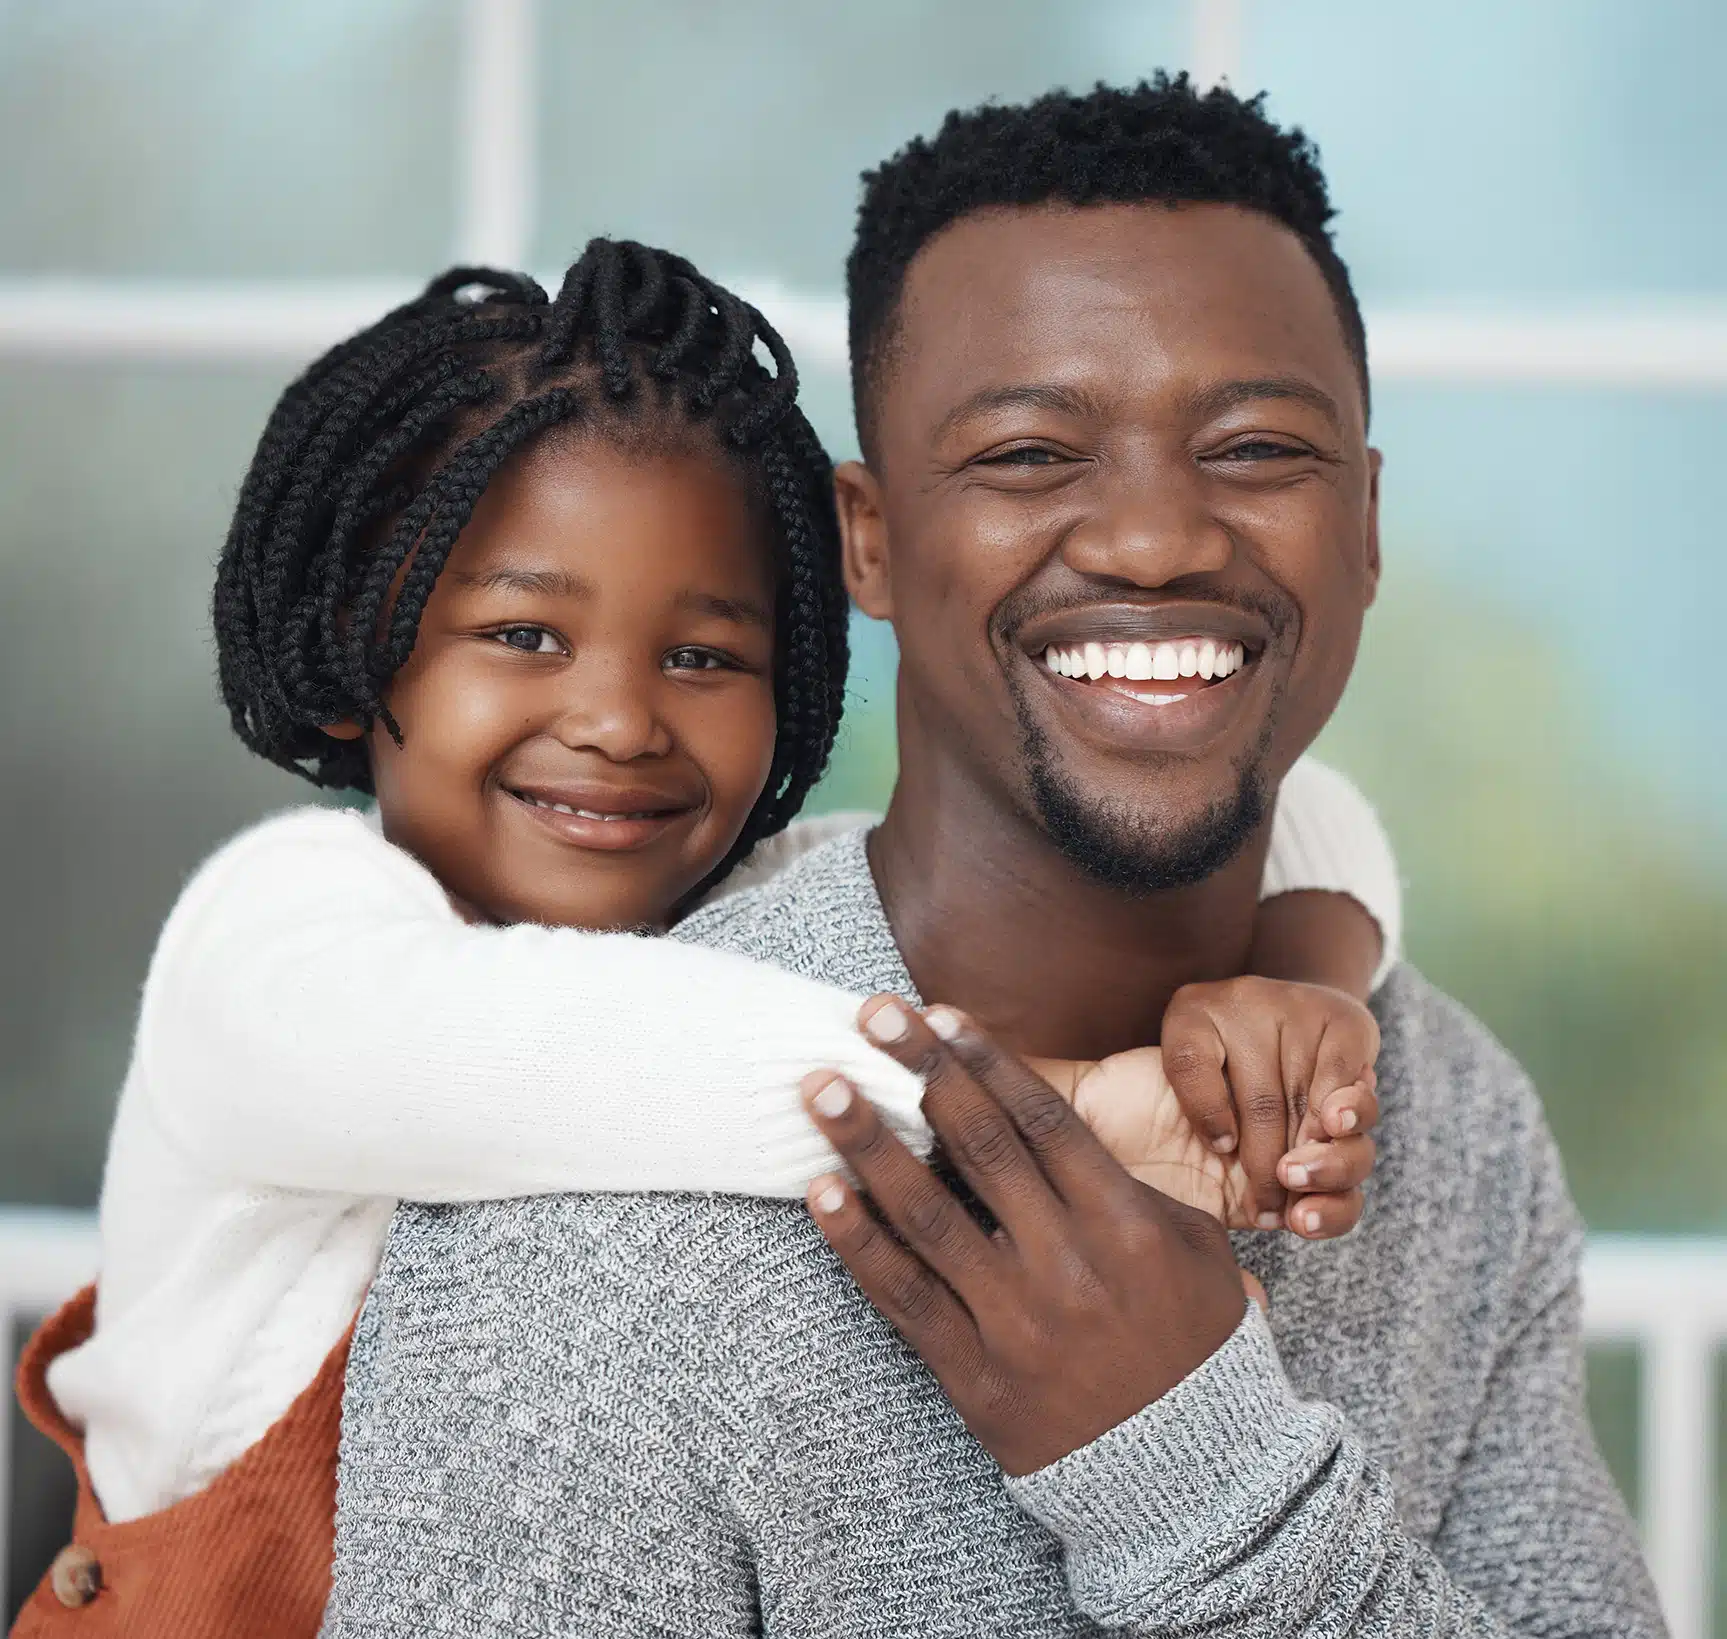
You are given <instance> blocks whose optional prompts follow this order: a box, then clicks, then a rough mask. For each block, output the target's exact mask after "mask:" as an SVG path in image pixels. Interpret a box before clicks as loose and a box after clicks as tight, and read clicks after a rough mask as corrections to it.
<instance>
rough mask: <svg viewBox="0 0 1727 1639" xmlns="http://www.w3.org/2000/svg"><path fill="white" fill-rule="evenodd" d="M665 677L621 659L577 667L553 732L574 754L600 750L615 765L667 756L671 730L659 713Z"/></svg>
mask: <svg viewBox="0 0 1727 1639" xmlns="http://www.w3.org/2000/svg"><path fill="white" fill-rule="evenodd" d="M661 682H662V677H661V674H660V672H659V670H658V668H657V667H656V668H653V669H652V670H651V671H647V672H644V670H643V668H642V667H640V666H639V665H631V664H629V663H627V662H626V661H625V660H623V659H622V658H617V657H613V658H606V657H600V656H595V657H594V658H593V659H592V660H590V661H589V662H588V664H586V665H579V666H572V667H571V668H570V670H569V672H568V673H567V674H566V676H565V678H564V679H563V684H564V687H563V698H562V699H561V701H560V702H559V709H558V715H557V718H556V720H555V721H554V722H553V723H552V725H551V731H552V733H553V735H554V736H555V737H556V738H557V740H558V741H559V743H560V744H562V745H565V746H568V747H569V749H570V750H571V751H597V752H599V753H600V755H601V756H602V757H605V758H607V759H608V760H609V761H611V762H614V763H627V762H634V761H635V760H636V759H637V758H639V757H664V756H665V755H667V753H669V752H670V751H671V749H672V735H671V730H670V729H669V728H668V727H667V725H666V722H665V719H664V718H663V717H662V716H661V714H660V711H659V697H660V684H661Z"/></svg>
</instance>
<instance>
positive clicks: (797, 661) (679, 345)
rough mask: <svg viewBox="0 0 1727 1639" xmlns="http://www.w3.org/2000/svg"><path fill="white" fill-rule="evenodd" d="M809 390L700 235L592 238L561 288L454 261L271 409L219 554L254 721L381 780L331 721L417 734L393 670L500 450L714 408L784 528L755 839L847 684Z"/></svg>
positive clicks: (231, 687) (243, 718) (295, 754)
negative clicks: (561, 431) (714, 271)
mask: <svg viewBox="0 0 1727 1639" xmlns="http://www.w3.org/2000/svg"><path fill="white" fill-rule="evenodd" d="M758 344H759V345H760V346H761V347H762V348H763V349H764V350H765V352H766V354H767V356H768V361H769V363H771V365H772V369H771V371H770V370H769V369H768V368H767V366H766V365H764V364H763V362H762V361H761V360H760V359H758V357H757V355H756V348H757V345H758ZM796 400H797V370H796V367H795V366H794V364H793V362H792V358H791V354H790V353H789V352H788V351H787V348H786V345H785V343H784V342H783V341H782V340H781V339H780V336H779V335H778V333H777V332H776V331H775V330H774V329H773V327H772V326H771V325H769V324H768V322H767V321H766V320H765V319H764V318H763V317H762V315H761V314H760V313H758V312H757V311H756V310H755V308H753V307H751V306H750V305H749V304H748V303H747V302H745V301H742V300H740V299H739V298H738V297H737V296H735V295H733V294H732V292H730V291H729V290H726V289H724V288H723V287H722V286H720V285H718V284H715V283H714V282H713V281H712V280H711V279H708V278H706V277H705V276H704V275H702V274H701V273H699V272H698V271H697V270H696V269H695V268H694V267H693V266H692V265H691V264H690V263H689V262H687V261H686V260H684V258H683V257H681V256H674V255H672V254H671V253H670V252H667V251H663V250H655V249H653V248H651V247H649V246H647V245H640V244H636V243H634V242H631V241H627V240H626V241H616V240H609V239H594V240H592V241H591V242H590V243H589V245H588V246H587V249H586V250H585V251H584V252H583V253H582V257H581V260H580V261H578V262H577V263H576V264H575V266H574V267H572V268H571V269H570V270H569V272H568V274H567V275H566V276H565V278H564V281H563V286H562V288H561V289H560V290H559V291H558V294H557V296H556V297H555V298H552V297H548V295H547V293H546V291H544V290H543V289H542V288H541V287H540V286H539V285H538V284H537V283H536V282H535V281H534V280H533V279H531V278H529V277H528V276H527V275H525V274H520V273H502V272H498V271H496V270H494V269H491V268H479V267H458V268H452V269H450V271H449V272H447V273H444V274H442V275H441V276H440V277H438V278H436V279H434V280H433V281H432V282H431V284H429V285H428V286H427V287H426V289H425V291H424V292H423V293H422V294H421V295H420V296H418V297H416V298H415V299H414V300H413V301H411V302H408V303H407V304H406V305H404V306H402V307H399V308H397V309H395V311H394V312H391V313H389V314H386V315H385V317H384V318H382V319H381V320H379V322H378V323H376V324H374V325H372V326H371V327H370V328H369V329H367V330H363V331H361V332H360V333H359V334H358V335H357V336H354V337H352V338H351V339H350V340H348V341H345V342H342V343H341V344H340V345H338V346H336V347H334V348H332V349H331V350H330V351H329V352H328V353H326V354H325V355H324V356H323V357H322V358H320V359H319V360H318V361H317V362H316V363H315V364H313V365H312V366H311V367H310V368H309V369H308V370H307V371H306V372H305V373H304V374H303V375H302V376H301V377H300V378H299V379H298V380H297V381H295V382H294V383H293V384H292V385H291V386H290V387H289V388H288V389H287V391H286V392H284V393H283V395H282V397H281V399H280V401H279V402H278V403H277V405H276V408H275V410H274V411H273V413H272V414H271V416H270V419H269V422H268V424H267V425H266V426H265V429H264V434H263V437H262V439H261V440H260V441H259V444H258V450H257V454H256V455H255V456H254V457H253V460H252V465H251V468H250V470H249V471H248V472H247V474H246V478H245V482H244V483H243V484H242V486H241V489H240V496H239V501H238V504H237V506H236V508H235V513H234V522H233V526H232V527H231V529H230V530H229V532H228V538H227V542H226V544H225V545H224V547H223V549H222V557H221V562H220V565H219V567H218V569H217V573H216V590H215V599H214V618H215V628H216V647H217V656H218V671H219V676H220V681H221V691H222V699H223V702H224V703H225V704H226V706H227V708H228V712H229V716H230V718H231V719H232V721H233V725H234V731H235V733H236V734H238V735H239V737H240V738H241V740H243V741H244V742H245V744H246V745H247V746H249V747H250V748H251V749H252V750H253V751H255V752H257V753H258V754H259V755H260V756H262V757H266V758H268V759H269V760H270V761H271V762H273V763H276V764H278V765H280V766H281V767H283V768H286V769H290V770H292V771H293V772H294V773H297V774H300V775H302V776H304V777H305V778H306V779H308V780H310V781H311V782H312V783H313V784H314V785H319V786H329V787H347V788H350V789H353V790H358V791H363V792H367V793H370V792H371V790H372V777H371V768H370V763H369V759H368V757H367V754H366V749H365V744H364V741H363V740H343V739H337V738H335V737H333V736H331V735H329V734H326V733H324V732H323V727H324V726H325V725H328V724H335V723H342V722H352V723H358V724H359V725H360V726H361V727H363V728H367V729H370V728H371V727H372V726H373V725H375V724H382V725H383V727H384V728H385V729H386V730H387V731H388V732H389V733H390V734H391V735H392V736H393V737H394V738H395V739H396V741H397V743H398V744H399V743H400V742H401V731H400V729H399V728H398V727H397V725H396V721H395V719H394V718H393V717H392V716H391V715H390V711H389V708H388V706H387V705H386V704H385V701H384V695H385V692H386V690H387V687H388V684H389V681H390V679H391V678H392V677H393V676H394V675H395V674H396V672H397V671H398V670H400V668H401V667H402V666H403V665H404V664H405V663H406V661H407V659H408V656H409V655H410V654H411V653H412V651H413V648H414V642H415V638H416V635H417V633H418V631H419V624H420V617H421V615H422V614H423V613H424V611H425V608H426V602H427V599H428V598H429V597H430V595H431V592H432V588H433V585H434V584H435V582H436V581H437V578H438V575H439V573H440V571H441V570H442V569H443V567H444V565H445V563H446V562H447V561H448V560H449V556H450V553H451V551H452V550H453V549H454V547H455V544H456V539H457V537H458V536H459V535H460V533H461V531H462V529H463V527H464V526H465V525H466V524H467V522H468V520H469V519H470V517H471V516H472V514H473V510H474V506H475V503H476V502H477V501H478V500H479V498H480V496H481V494H482V493H483V492H484V491H485V488H486V486H487V484H489V483H490V482H491V480H492V478H493V477H494V476H495V475H496V474H497V472H498V471H499V469H500V468H501V467H502V466H503V465H504V463H505V462H506V461H507V460H508V459H509V458H510V457H511V456H512V455H514V454H515V453H516V452H518V451H520V450H522V449H524V448H526V447H527V446H528V445H529V444H530V443H531V442H532V441H533V440H534V439H536V438H538V437H539V436H540V435H542V434H544V433H545V432H547V431H548V430H549V429H551V428H554V427H558V426H561V425H569V424H575V425H579V426H583V427H587V428H591V429H592V430H594V431H595V432H596V433H597V434H598V435H599V436H602V437H606V438H609V439H611V440H613V441H614V442H618V443H622V444H624V445H625V446H626V447H632V448H642V447H644V444H646V445H647V446H649V447H651V445H652V441H653V440H654V439H656V438H658V439H661V440H662V441H664V440H669V439H673V438H676V437H678V436H680V435H681V436H685V437H687V436H689V434H690V433H691V432H695V433H697V434H698V435H700V436H705V437H706V438H707V439H708V441H709V442H710V443H711V445H712V447H713V448H714V450H715V451H716V453H718V454H719V455H720V456H722V458H724V459H726V460H728V461H730V462H732V463H733V464H735V465H736V466H737V467H738V468H739V470H740V472H741V474H742V475H743V476H744V478H745V480H746V482H747V483H748V484H749V486H750V488H751V491H752V493H753V494H755V495H756V497H757V499H758V501H759V502H760V503H761V505H760V510H761V511H762V512H763V514H764V515H765V516H766V517H767V519H768V520H769V521H770V524H771V528H772V531H773V535H774V549H775V556H776V570H777V581H778V595H777V610H776V617H775V644H774V649H775V662H774V704H775V708H776V712H777V720H778V730H777V735H776V739H775V745H774V756H773V764H772V772H771V773H770V775H769V778H768V783H767V785H766V787H765V788H764V790H763V792H762V794H761V797H760V798H759V800H758V801H757V803H756V806H755V808H754V810H753V811H752V812H751V814H750V816H749V819H748V821H747V822H746V824H745V827H744V830H743V833H742V835H741V836H740V837H739V839H738V842H737V844H736V845H735V846H734V848H733V850H732V852H731V854H730V855H729V856H728V860H727V863H728V864H729V863H731V862H733V861H735V860H737V859H740V858H742V857H743V855H744V854H745V853H746V852H748V850H749V848H750V847H752V846H753V845H754V844H755V843H756V842H758V841H760V840H761V839H762V838H763V837H766V836H771V835H772V834H773V833H774V832H776V831H779V830H781V829H783V828H784V826H785V825H786V824H787V823H788V822H789V821H790V820H791V819H792V818H793V817H794V816H795V815H796V813H797V811H798V809H799V807H800V806H801V805H802V803H803V800H804V798H805V797H806V796H807V795H808V793H809V791H810V788H811V787H812V786H813V785H814V784H815V783H816V781H817V780H818V779H820V778H821V775H822V772H823V770H824V769H825V768H826V766H827V760H828V754H829V752H830V751H831V749H832V747H833V742H834V734H835V731H836V729H837V727H838V725H839V718H840V710H841V705H842V700H843V696H844V691H845V676H846V658H847V637H846V622H847V612H848V611H847V603H846V594H845V589H844V585H843V582H842V580H841V577H840V567H839V531H838V524H837V521H836V518H835V515H834V506H833V494H832V482H831V481H832V466H831V464H830V462H829V459H828V456H827V452H826V451H825V450H824V449H823V448H822V446H821V443H820V441H819V440H818V439H817V437H816V435H815V433H814V431H813V430H812V429H811V427H810V424H809V422H808V420H806V419H805V417H804V415H803V412H802V411H801V410H800V409H799V408H798V406H797V401H796Z"/></svg>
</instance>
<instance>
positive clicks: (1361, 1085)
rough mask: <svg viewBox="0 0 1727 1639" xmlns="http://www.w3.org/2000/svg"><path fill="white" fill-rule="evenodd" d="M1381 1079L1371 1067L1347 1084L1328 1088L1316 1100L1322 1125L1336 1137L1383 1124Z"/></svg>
mask: <svg viewBox="0 0 1727 1639" xmlns="http://www.w3.org/2000/svg"><path fill="white" fill-rule="evenodd" d="M1378 1082H1379V1078H1378V1077H1377V1076H1375V1075H1374V1073H1373V1071H1372V1070H1371V1069H1370V1070H1367V1071H1365V1072H1364V1073H1362V1074H1361V1075H1360V1076H1359V1077H1358V1078H1357V1079H1356V1080H1354V1081H1352V1082H1350V1083H1349V1085H1348V1086H1345V1087H1336V1088H1327V1089H1325V1090H1324V1091H1322V1092H1321V1093H1320V1095H1319V1097H1318V1098H1317V1099H1316V1100H1315V1104H1314V1108H1315V1109H1316V1110H1317V1111H1318V1113H1319V1119H1320V1125H1321V1126H1322V1127H1323V1128H1324V1130H1325V1131H1326V1133H1327V1134H1328V1135H1329V1136H1331V1137H1332V1138H1345V1137H1347V1136H1348V1135H1349V1134H1351V1133H1365V1132H1372V1131H1373V1129H1374V1128H1375V1127H1377V1126H1378V1125H1379V1094H1378V1092H1377V1090H1376V1089H1377V1087H1378Z"/></svg>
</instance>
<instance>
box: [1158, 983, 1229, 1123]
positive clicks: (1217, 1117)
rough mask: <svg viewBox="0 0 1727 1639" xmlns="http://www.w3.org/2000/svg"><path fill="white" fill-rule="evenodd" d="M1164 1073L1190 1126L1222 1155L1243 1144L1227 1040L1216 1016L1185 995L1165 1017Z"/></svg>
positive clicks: (1180, 997)
mask: <svg viewBox="0 0 1727 1639" xmlns="http://www.w3.org/2000/svg"><path fill="white" fill-rule="evenodd" d="M1162 1047H1163V1073H1164V1074H1165V1075H1166V1076H1168V1077H1169V1084H1170V1086H1171V1087H1173V1088H1174V1089H1175V1096H1176V1099H1177V1101H1178V1102H1179V1103H1180V1105H1181V1110H1182V1114H1183V1115H1185V1116H1186V1117H1187V1120H1188V1124H1189V1125H1190V1126H1191V1127H1192V1128H1193V1130H1194V1131H1195V1132H1197V1133H1198V1134H1199V1135H1200V1137H1201V1138H1203V1139H1204V1140H1205V1142H1206V1144H1207V1146H1208V1147H1209V1148H1211V1149H1213V1150H1215V1151H1216V1152H1217V1153H1218V1154H1219V1155H1228V1154H1230V1153H1231V1152H1232V1151H1234V1150H1235V1149H1236V1148H1237V1147H1238V1146H1239V1145H1240V1143H1241V1134H1240V1132H1239V1131H1238V1129H1237V1125H1236V1120H1235V1100H1234V1099H1233V1098H1232V1097H1231V1096H1230V1091H1229V1081H1228V1078H1227V1077H1226V1076H1225V1075H1224V1073H1223V1061H1224V1047H1223V1038H1222V1037H1221V1036H1220V1035H1219V1034H1218V1033H1217V1026H1216V1024H1215V1023H1214V1022H1213V1021H1212V1017H1211V1015H1210V1014H1209V1013H1208V1012H1207V1011H1206V1010H1205V1009H1204V1007H1202V1006H1200V1005H1198V1004H1197V1003H1195V1002H1192V1001H1187V1000H1184V998H1183V994H1182V993H1181V992H1179V991H1178V992H1177V993H1176V997H1175V1000H1174V1001H1172V1002H1171V1003H1170V1004H1169V1011H1168V1012H1167V1013H1165V1014H1164V1016H1163V1038H1162Z"/></svg>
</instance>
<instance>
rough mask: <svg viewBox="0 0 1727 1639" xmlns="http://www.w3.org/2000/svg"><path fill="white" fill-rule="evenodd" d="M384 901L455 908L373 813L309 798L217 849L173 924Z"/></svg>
mask: <svg viewBox="0 0 1727 1639" xmlns="http://www.w3.org/2000/svg"><path fill="white" fill-rule="evenodd" d="M379 901H382V902H391V903H396V904H414V905H420V906H423V907H424V908H426V909H428V910H431V911H433V912H434V913H437V914H440V915H441V916H451V915H453V914H454V913H453V912H452V911H451V910H450V906H449V900H448V898H447V896H446V895H445V894H444V891H443V889H442V888H441V887H439V885H438V882H437V879H436V878H435V877H433V876H432V874H431V873H430V872H429V871H427V870H426V868H425V867H424V866H423V865H421V864H420V863H419V861H418V860H416V859H414V858H413V857H412V856H411V855H409V854H406V853H404V852H403V851H402V850H401V849H400V848H397V847H395V846H394V845H393V844H391V843H389V842H387V841H386V840H385V839H384V833H383V830H382V828H381V827H380V825H379V824H378V821H377V816H376V815H375V814H374V813H372V812H369V811H368V812H362V811H360V810H357V809H352V808H323V807H318V806H316V805H313V804H310V803H307V804H303V805H301V806H299V807H296V808H288V809H284V810H283V811H282V812H280V813H276V814H271V815H270V816H269V817H268V818H266V819H262V820H259V821H258V822H257V823H256V824H255V825H250V826H248V827H247V828H246V829H245V830H243V831H240V832H238V833H237V834H236V835H234V836H232V837H230V838H228V840H227V841H226V842H223V843H222V844H221V845H220V846H219V847H217V848H216V850H215V851H214V852H213V853H211V854H210V855H209V856H208V857H207V858H206V859H205V860H204V862H203V863H202V864H201V865H200V866H199V867H198V868H197V870H196V871H195V872H194V873H193V874H192V876H191V878H190V879H189V880H188V882H187V883H186V886H185V888H184V889H183V890H182V891H181V894H180V897H179V899H178V900H177V901H176V903H175V906H174V909H173V911H172V913H171V914H170V916H169V918H168V928H169V929H171V928H173V927H174V926H175V925H176V924H180V923H185V922H187V921H189V920H195V919H201V918H203V917H205V916H207V915H209V914H211V913H213V912H214V913H218V914H221V913H224V912H230V911H232V912H235V913H238V914H242V915H246V914H269V912H270V909H271V907H280V908H281V909H283V910H284V911H287V912H288V913H290V914H292V915H293V916H295V917H296V918H299V917H305V916H308V915H313V914H315V913H316V909H317V907H318V905H319V904H320V903H326V902H327V903H329V904H332V905H339V906H346V907H348V908H350V909H357V908H359V906H361V905H363V904H365V903H368V902H379ZM167 932H168V929H165V930H164V937H166V935H167Z"/></svg>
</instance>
